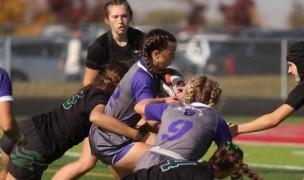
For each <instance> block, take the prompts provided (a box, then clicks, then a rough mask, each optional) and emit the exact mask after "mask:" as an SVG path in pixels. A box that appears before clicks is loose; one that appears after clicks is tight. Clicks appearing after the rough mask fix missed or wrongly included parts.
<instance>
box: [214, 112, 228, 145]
mask: <svg viewBox="0 0 304 180" xmlns="http://www.w3.org/2000/svg"><path fill="white" fill-rule="evenodd" d="M231 140H232V137H231V134H230V131H229V127H228V125H227V122H226V121H225V120H224V118H223V117H221V116H218V125H217V128H216V137H215V140H214V141H215V143H216V145H217V146H218V147H219V145H221V144H222V143H224V142H226V141H231Z"/></svg>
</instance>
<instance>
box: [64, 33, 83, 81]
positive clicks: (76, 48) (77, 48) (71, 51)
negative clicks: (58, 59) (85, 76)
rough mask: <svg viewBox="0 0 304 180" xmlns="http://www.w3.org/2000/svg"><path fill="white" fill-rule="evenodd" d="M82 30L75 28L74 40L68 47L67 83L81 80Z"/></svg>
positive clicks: (66, 63) (65, 68)
mask: <svg viewBox="0 0 304 180" xmlns="http://www.w3.org/2000/svg"><path fill="white" fill-rule="evenodd" d="M81 36H82V34H81V30H80V28H74V29H73V30H72V38H71V40H70V41H69V43H68V46H67V56H66V60H65V64H64V74H65V78H66V80H67V81H80V80H81V72H80V70H81V62H80V61H81V49H82V48H81Z"/></svg>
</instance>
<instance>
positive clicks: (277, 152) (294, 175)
mask: <svg viewBox="0 0 304 180" xmlns="http://www.w3.org/2000/svg"><path fill="white" fill-rule="evenodd" d="M238 145H239V146H240V148H242V150H243V151H244V152H245V157H244V162H245V163H247V164H248V165H249V167H250V168H251V169H252V170H253V171H254V172H255V173H257V174H258V175H259V176H261V177H262V178H263V179H265V180H287V179H288V180H301V178H303V177H304V164H303V158H304V157H303V156H304V155H303V154H304V149H303V147H296V146H294V147H293V146H278V145H276V146H273V145H268V146H267V145H249V144H238ZM80 149H81V145H78V146H76V147H74V148H73V149H71V150H70V151H73V152H80ZM215 149H216V147H215V146H211V148H210V149H209V151H208V152H207V154H206V155H205V156H204V158H203V159H204V160H206V159H208V158H209V157H210V156H211V154H212V152H213V151H214V150H215ZM295 152H302V155H301V153H298V154H297V153H295ZM73 160H77V158H71V157H67V156H64V157H63V158H61V159H59V160H57V161H55V162H54V163H52V164H51V165H50V166H49V169H48V170H47V171H46V172H45V173H44V175H43V179H51V177H52V176H53V175H54V174H55V172H56V171H57V170H58V169H59V168H60V167H62V166H63V165H64V164H67V163H68V162H72V161H73ZM263 166H264V167H263ZM288 167H290V169H288ZM292 167H301V168H302V169H300V170H297V169H295V168H294V169H292ZM81 179H82V180H95V179H104V180H107V179H113V178H112V177H111V175H110V173H109V171H108V170H107V167H106V166H105V165H103V164H101V163H100V162H98V164H97V166H96V167H95V168H94V169H93V170H92V171H90V172H89V173H88V174H86V175H85V176H83V177H82V178H81Z"/></svg>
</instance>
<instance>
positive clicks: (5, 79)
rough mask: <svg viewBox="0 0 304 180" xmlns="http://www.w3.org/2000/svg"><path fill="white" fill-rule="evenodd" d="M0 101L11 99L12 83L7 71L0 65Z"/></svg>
mask: <svg viewBox="0 0 304 180" xmlns="http://www.w3.org/2000/svg"><path fill="white" fill-rule="evenodd" d="M0 87H1V88H0V102H2V101H12V100H13V96H12V95H13V93H12V83H11V80H10V79H9V76H8V74H7V72H6V71H5V70H4V69H2V68H1V67H0Z"/></svg>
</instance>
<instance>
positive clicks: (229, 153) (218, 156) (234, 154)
mask: <svg viewBox="0 0 304 180" xmlns="http://www.w3.org/2000/svg"><path fill="white" fill-rule="evenodd" d="M243 157H244V153H243V151H242V150H241V149H240V148H239V147H238V146H237V145H235V144H234V143H232V142H231V141H227V142H225V143H224V144H222V145H221V146H220V147H219V148H218V149H217V150H216V151H215V152H214V154H213V155H212V156H211V158H210V159H209V163H210V164H211V165H212V167H215V168H217V169H218V170H220V171H221V172H231V173H232V174H231V179H236V178H239V177H241V176H242V175H245V176H247V177H249V178H250V179H251V180H261V179H262V178H260V177H259V176H258V175H257V174H256V173H254V172H253V171H252V170H251V169H249V168H248V165H247V164H244V163H243Z"/></svg>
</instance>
